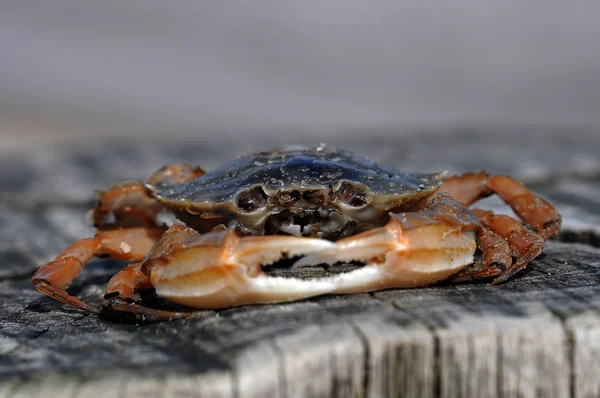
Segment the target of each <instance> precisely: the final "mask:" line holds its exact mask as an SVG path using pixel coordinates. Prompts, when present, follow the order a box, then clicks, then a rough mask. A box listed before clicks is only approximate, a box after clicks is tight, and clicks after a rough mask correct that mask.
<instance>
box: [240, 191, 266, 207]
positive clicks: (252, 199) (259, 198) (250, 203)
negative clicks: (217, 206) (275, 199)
mask: <svg viewBox="0 0 600 398" xmlns="http://www.w3.org/2000/svg"><path fill="white" fill-rule="evenodd" d="M265 203H267V194H266V193H265V191H263V189H262V188H261V187H258V188H254V189H253V190H251V191H246V192H242V193H241V194H240V196H239V197H238V200H237V206H238V207H239V208H240V209H241V210H242V211H244V212H246V213H251V212H253V211H255V210H256V209H259V208H261V207H263V206H264V205H265Z"/></svg>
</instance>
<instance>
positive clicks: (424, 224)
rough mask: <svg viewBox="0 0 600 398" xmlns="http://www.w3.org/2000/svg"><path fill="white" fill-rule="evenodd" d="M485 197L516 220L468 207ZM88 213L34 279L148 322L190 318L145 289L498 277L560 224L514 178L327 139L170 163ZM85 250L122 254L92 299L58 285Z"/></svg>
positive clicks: (200, 291)
mask: <svg viewBox="0 0 600 398" xmlns="http://www.w3.org/2000/svg"><path fill="white" fill-rule="evenodd" d="M492 194H496V195H498V196H499V197H500V198H501V199H503V200H504V202H506V203H507V204H508V205H509V206H510V207H511V208H512V210H513V211H514V213H515V214H516V215H517V216H518V217H520V218H521V220H522V221H523V222H524V224H525V225H524V224H522V223H521V222H519V221H517V220H516V219H514V218H512V217H509V216H507V215H502V214H494V213H493V212H491V211H487V210H481V209H470V208H469V206H470V205H471V204H473V203H474V202H476V201H478V200H479V199H481V198H485V197H487V196H490V195H492ZM90 215H91V218H92V219H93V223H94V225H95V227H96V228H97V230H98V232H97V233H96V235H95V236H94V237H92V238H85V239H81V240H78V241H76V242H74V243H72V244H70V245H69V246H67V248H65V249H64V250H63V251H62V252H61V253H60V254H59V255H58V256H57V257H56V259H55V260H53V261H50V262H49V263H47V264H45V265H43V266H42V267H41V268H40V269H39V270H38V271H37V273H36V274H35V275H34V276H33V279H32V282H33V284H34V286H35V288H36V289H37V290H39V291H40V292H42V293H44V294H46V295H48V296H50V297H52V298H54V299H56V300H58V301H60V302H62V303H64V304H67V305H69V306H71V307H75V308H78V309H80V310H83V311H85V312H87V313H100V312H101V311H103V310H110V311H117V312H126V313H132V314H134V315H135V316H137V317H142V318H145V319H148V318H152V319H176V318H181V317H186V316H190V315H191V314H192V313H193V312H187V311H167V310H163V309H155V308H151V307H147V306H144V305H143V304H142V302H141V301H140V295H139V293H140V292H141V291H143V290H146V289H151V288H153V289H155V293H156V295H158V296H159V297H162V298H165V299H167V300H169V301H172V302H174V303H177V304H181V305H185V306H187V307H192V308H196V309H219V308H228V307H233V306H241V305H248V304H264V303H280V302H289V301H294V300H300V299H305V298H309V297H314V296H318V295H324V294H344V293H357V292H369V291H376V290H381V289H391V288H411V287H418V286H425V285H429V284H433V283H436V282H440V281H448V282H450V283H460V282H465V281H491V283H492V284H497V283H502V282H505V281H507V280H508V279H509V278H511V277H513V276H514V275H515V274H516V273H518V272H519V271H521V270H522V269H524V268H525V267H526V266H527V264H529V263H530V262H531V261H532V260H533V259H534V258H536V257H537V256H538V255H539V254H540V253H541V252H542V250H543V248H544V244H545V242H546V241H547V240H548V239H550V238H551V237H552V236H554V235H556V234H557V233H558V232H559V229H560V225H561V216H560V214H559V213H558V212H557V211H556V210H555V208H554V207H553V206H552V205H551V204H550V203H548V202H547V201H546V200H544V199H542V198H540V197H538V196H536V195H535V194H533V193H532V192H531V191H530V190H529V189H527V188H526V187H525V186H523V185H522V184H520V183H519V182H517V181H515V180H513V179H511V178H509V177H506V176H501V175H489V174H487V173H485V172H470V173H466V174H462V175H458V176H450V177H445V174H444V173H406V172H401V171H398V170H395V169H393V168H391V167H387V166H384V165H382V164H378V163H376V162H374V161H372V160H370V159H368V158H366V157H362V156H358V155H355V154H353V153H351V152H347V151H341V150H335V149H332V148H330V147H327V146H325V145H320V146H318V147H314V148H304V147H288V148H284V149H277V150H270V151H262V152H258V153H255V154H252V155H249V156H244V157H240V158H238V159H236V160H234V161H233V162H231V163H229V164H227V165H226V166H224V167H222V168H220V169H218V170H215V171H212V172H209V173H205V172H204V171H203V170H202V169H201V168H199V167H195V166H190V165H167V166H164V167H162V168H161V169H160V170H158V171H157V172H156V173H154V174H153V175H152V176H151V177H150V178H149V179H148V181H147V182H145V183H143V182H126V183H121V184H118V185H115V186H113V187H111V188H110V189H109V190H108V191H104V192H100V193H99V197H98V201H97V204H96V205H95V206H94V208H93V209H92V210H91V214H90ZM93 257H110V258H113V259H121V260H127V261H129V262H130V264H129V265H128V266H126V267H125V268H124V269H122V270H121V271H120V272H118V273H117V274H116V275H114V276H113V277H112V278H111V279H110V281H109V282H108V287H107V293H106V295H105V296H104V302H103V306H102V307H101V308H97V307H95V306H93V305H90V304H88V303H86V302H83V301H82V300H80V299H79V298H77V297H74V296H71V295H70V294H69V293H67V291H66V289H67V287H68V286H69V284H70V283H71V282H72V281H73V280H74V279H75V278H76V277H77V276H78V275H79V273H80V272H81V270H82V268H83V267H84V266H85V265H86V264H87V263H88V262H89V261H90V260H91V259H92V258H93ZM286 259H287V260H286ZM282 260H285V261H287V262H289V263H290V264H291V263H292V262H293V265H291V267H292V269H297V268H300V267H307V266H315V265H319V264H321V265H322V264H328V265H329V267H330V268H331V267H336V266H337V265H339V264H342V263H349V262H354V263H357V262H358V263H359V264H361V265H362V266H360V267H358V268H356V269H354V270H352V271H349V272H342V273H335V274H328V275H327V276H325V277H321V278H312V279H301V278H294V277H292V278H285V277H281V276H273V275H270V274H268V273H266V272H265V267H266V266H268V265H269V264H273V263H276V262H281V261H282Z"/></svg>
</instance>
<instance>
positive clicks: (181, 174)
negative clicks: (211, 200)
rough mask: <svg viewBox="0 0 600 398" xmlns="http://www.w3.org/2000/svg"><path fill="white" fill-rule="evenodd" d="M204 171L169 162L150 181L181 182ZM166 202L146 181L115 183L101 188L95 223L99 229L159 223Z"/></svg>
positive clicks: (93, 213)
mask: <svg viewBox="0 0 600 398" xmlns="http://www.w3.org/2000/svg"><path fill="white" fill-rule="evenodd" d="M202 174H204V171H203V170H202V169H201V168H199V167H194V166H189V165H174V164H172V165H167V166H164V167H162V168H161V169H159V170H158V171H156V172H155V173H154V174H152V176H150V178H149V179H148V183H149V184H152V185H156V184H181V183H183V182H186V181H190V180H193V179H194V178H196V177H199V176H201V175H202ZM163 209H164V206H163V205H162V204H160V203H159V202H157V201H156V200H155V199H154V198H153V197H152V196H151V194H150V189H149V187H147V186H146V185H145V184H143V183H141V182H138V181H132V182H124V183H121V184H117V185H113V186H112V187H111V188H110V189H109V190H108V191H100V192H98V202H97V203H96V205H95V206H94V208H93V209H92V211H91V218H92V219H93V221H94V226H96V228H98V229H99V230H109V229H117V228H129V227H142V226H147V227H154V226H157V216H158V214H159V213H160V212H161V210H163Z"/></svg>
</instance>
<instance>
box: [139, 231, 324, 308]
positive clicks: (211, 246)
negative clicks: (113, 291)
mask: <svg viewBox="0 0 600 398" xmlns="http://www.w3.org/2000/svg"><path fill="white" fill-rule="evenodd" d="M182 233H185V231H183V232H182ZM171 239H172V240H173V241H177V243H176V244H174V245H171V246H169V247H168V250H165V251H164V252H159V253H158V255H157V256H154V257H153V256H152V254H151V255H150V256H149V258H150V260H148V264H145V268H147V269H149V270H150V279H151V281H152V285H153V286H154V287H155V289H156V293H157V294H158V295H159V296H161V297H164V298H167V299H169V300H171V301H173V302H176V303H179V304H184V305H188V306H190V307H196V308H225V307H231V306H234V305H243V304H253V303H269V302H281V301H291V300H298V299H301V298H305V297H310V296H314V295H315V294H324V293H327V292H329V291H331V290H332V287H331V285H330V284H321V285H320V286H319V284H317V285H314V284H312V283H305V284H303V283H300V284H298V282H301V281H298V280H296V279H293V278H292V279H286V278H277V277H271V276H268V275H265V274H264V273H263V271H262V269H261V265H263V264H269V263H272V262H275V261H277V260H281V259H284V258H288V257H295V256H299V255H304V254H310V253H314V252H320V251H323V250H325V251H327V250H332V249H334V248H335V247H336V244H335V243H334V242H330V241H327V240H322V239H310V238H301V237H292V236H247V237H241V238H240V237H239V236H237V235H236V234H235V232H233V230H226V231H218V232H211V233H208V234H205V235H201V236H195V237H191V238H188V237H186V238H185V239H181V240H177V239H175V238H171ZM159 246H160V245H159ZM315 289H316V290H315ZM315 292H317V293H315ZM318 292H321V293H318Z"/></svg>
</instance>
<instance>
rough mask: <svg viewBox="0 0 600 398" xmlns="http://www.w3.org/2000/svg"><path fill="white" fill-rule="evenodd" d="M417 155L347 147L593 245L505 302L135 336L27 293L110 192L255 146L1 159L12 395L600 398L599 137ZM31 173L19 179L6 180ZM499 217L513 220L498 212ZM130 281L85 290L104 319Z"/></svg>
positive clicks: (332, 304)
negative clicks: (448, 180)
mask: <svg viewBox="0 0 600 398" xmlns="http://www.w3.org/2000/svg"><path fill="white" fill-rule="evenodd" d="M286 139H288V138H286ZM404 141H405V142H407V143H410V144H407V145H404V146H402V147H399V146H398V145H399V144H398V142H399V140H397V139H395V138H392V136H391V135H390V134H388V133H386V134H382V136H381V137H380V138H377V139H373V140H364V139H362V138H361V139H355V140H349V141H348V142H345V143H344V145H342V146H344V147H348V148H350V149H353V148H359V149H360V150H361V152H366V153H367V154H369V155H371V156H372V157H373V158H375V159H377V160H383V161H386V162H387V163H389V164H391V165H395V166H399V167H402V168H406V169H410V170H439V169H449V170H451V171H465V170H471V169H481V168H485V169H488V170H490V171H492V172H503V173H508V174H511V175H513V176H516V177H518V178H523V179H525V180H528V181H530V182H532V183H533V184H534V185H533V186H534V188H535V189H536V190H537V191H539V192H542V193H543V194H544V195H545V196H547V197H548V198H550V200H552V201H553V203H557V206H558V208H559V210H560V211H561V212H562V213H563V215H564V218H565V228H564V232H563V233H562V234H561V239H565V240H567V241H570V242H582V243H586V244H585V245H582V244H576V243H561V242H551V243H549V244H548V246H547V248H546V250H545V252H544V254H543V255H542V256H540V258H539V259H537V260H536V261H534V262H533V263H532V264H531V265H530V267H528V270H527V271H526V272H524V273H523V274H522V275H520V276H519V277H518V278H515V279H514V280H511V281H510V282H508V283H506V284H504V285H501V286H493V287H492V286H487V285H485V284H471V285H455V286H432V287H427V288H421V289H408V290H390V291H385V292H378V293H373V294H361V295H352V296H332V297H321V298H315V299H311V300H305V301H302V302H298V303H291V304H285V305H267V306H248V307H243V308H236V309H230V310H223V311H218V312H216V313H215V312H203V313H202V314H201V316H199V317H197V318H193V319H188V320H183V321H178V322H174V323H161V324H145V325H132V324H118V323H114V322H110V321H108V320H106V319H103V318H99V317H96V316H82V315H81V314H79V313H77V312H76V311H73V310H70V309H67V308H65V307H64V306H62V305H60V304H58V303H56V302H54V301H52V300H49V299H47V298H46V297H42V296H41V295H40V294H38V293H37V292H35V291H34V290H33V289H32V288H31V285H30V283H29V282H28V280H27V279H28V277H29V276H30V275H31V273H32V272H33V271H34V270H35V269H36V268H37V267H38V266H39V264H40V263H42V262H44V261H47V260H48V259H50V258H51V257H53V256H54V255H56V253H58V251H60V250H61V249H62V248H63V247H64V246H65V245H66V244H67V243H69V242H70V241H72V240H74V239H76V238H79V237H82V236H86V235H89V234H91V233H92V232H93V231H92V230H91V228H90V227H89V226H87V225H86V223H85V217H84V215H85V212H86V209H87V204H88V203H89V201H90V200H91V197H92V196H91V193H92V191H93V190H94V189H98V188H102V187H103V186H105V185H108V184H110V183H113V182H117V181H119V180H121V179H123V178H138V177H145V176H147V175H148V174H149V173H151V172H152V171H153V170H154V169H155V168H156V167H157V166H158V165H160V164H163V163H166V162H173V161H181V160H184V161H186V162H193V163H196V164H197V163H200V164H205V165H208V166H210V167H212V166H214V165H217V164H219V163H221V162H222V161H224V160H225V159H224V157H223V153H224V152H227V156H226V157H227V158H229V157H230V156H229V153H230V152H232V153H233V152H235V153H236V154H241V153H242V152H243V151H242V149H245V148H243V147H244V146H246V143H243V145H242V143H234V144H233V145H232V146H230V147H228V148H227V150H225V151H224V150H220V151H217V150H216V149H215V148H216V147H213V148H210V147H205V146H203V145H202V144H198V143H196V144H192V145H190V144H189V143H177V142H175V143H173V142H171V143H165V144H164V145H162V144H161V145H156V146H153V145H150V144H143V143H142V144H141V145H138V144H139V143H133V142H122V143H120V144H119V145H116V144H115V143H106V142H104V143H100V144H98V146H95V147H94V148H92V149H85V148H79V149H75V150H74V149H73V148H69V147H64V148H59V149H58V150H57V151H53V150H45V151H44V153H40V154H39V156H38V153H37V152H36V151H33V152H31V153H29V155H21V154H15V155H13V156H8V157H4V158H2V159H0V165H5V166H6V167H3V168H0V187H2V188H5V189H3V190H2V193H1V194H0V259H1V260H2V262H3V264H2V266H1V267H0V396H3V395H4V396H15V395H16V396H19V395H20V396H36V395H37V396H41V395H48V391H52V393H53V394H52V395H53V396H60V395H61V394H62V395H64V396H82V397H83V396H86V397H88V396H99V394H100V393H101V394H110V395H113V396H116V395H118V394H125V395H127V396H204V397H206V396H216V397H262V396H315V397H320V396H368V397H380V396H422V397H426V396H440V395H441V396H481V397H483V396H502V397H512V396H523V397H528V396H542V395H543V396H570V395H572V396H576V397H593V396H598V395H600V381H598V380H599V379H598V377H596V376H597V374H598V373H599V372H600V369H598V366H599V365H598V364H599V363H600V338H599V336H600V300H599V299H598V297H600V250H599V249H597V248H594V247H593V246H600V245H599V244H598V242H600V239H599V238H598V237H599V236H600V233H599V231H600V229H599V228H600V227H599V225H600V216H598V214H600V209H599V207H600V205H598V201H597V197H598V196H596V192H598V186H597V185H598V184H596V185H593V184H592V182H593V181H596V180H597V177H598V175H600V174H598V172H599V171H600V163H599V162H600V161H599V160H598V158H597V154H596V153H595V152H596V148H597V147H598V146H597V144H594V143H597V142H598V137H596V136H593V135H589V136H587V135H585V134H581V136H579V135H577V137H576V138H572V137H569V138H568V139H567V138H564V137H562V136H555V135H553V134H551V133H544V132H540V133H536V134H531V135H527V134H522V132H519V131H512V132H508V133H506V134H503V135H501V136H500V135H498V136H487V137H486V138H485V140H482V139H480V137H479V136H478V134H477V132H466V133H465V132H459V133H456V134H447V135H436V136H435V137H433V136H431V135H427V134H424V135H414V136H412V137H410V138H406V139H404ZM260 143H261V142H258V141H257V142H255V143H252V145H255V144H256V145H257V146H258V145H259V144H260ZM278 143H279V142H277V140H274V141H273V142H271V145H276V144H278ZM517 143H518V145H517ZM532 148H535V151H534V150H532ZM432 154H435V156H432ZM31 157H33V160H32V159H31ZM9 165H10V167H8V166H9ZM21 166H22V167H21ZM15 167H19V169H22V173H21V174H20V175H15V174H11V172H9V171H7V170H14V169H15ZM23 177H26V178H23ZM580 193H581V194H580ZM483 206H484V207H487V206H489V207H491V208H492V209H494V210H499V211H504V210H506V206H504V205H503V204H502V203H501V202H500V201H499V200H497V199H491V200H486V201H485V202H484V203H483ZM121 266H122V264H118V263H116V262H111V261H94V262H93V263H91V264H90V265H89V266H88V267H86V269H85V270H84V271H83V273H82V275H81V278H80V279H78V280H77V281H76V282H75V283H74V284H73V286H72V288H71V289H72V291H73V292H74V293H75V294H77V295H79V296H81V297H83V298H84V299H85V300H88V301H90V302H94V303H99V302H100V300H101V296H102V294H103V291H104V288H105V285H106V282H107V280H108V278H109V277H110V276H111V275H112V274H113V273H114V272H116V271H117V270H118V269H120V267H121ZM280 272H281V271H280ZM153 302H155V304H156V305H158V306H162V305H167V304H165V303H164V302H161V301H160V300H153ZM42 388H43V389H42ZM55 392H56V394H55Z"/></svg>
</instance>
